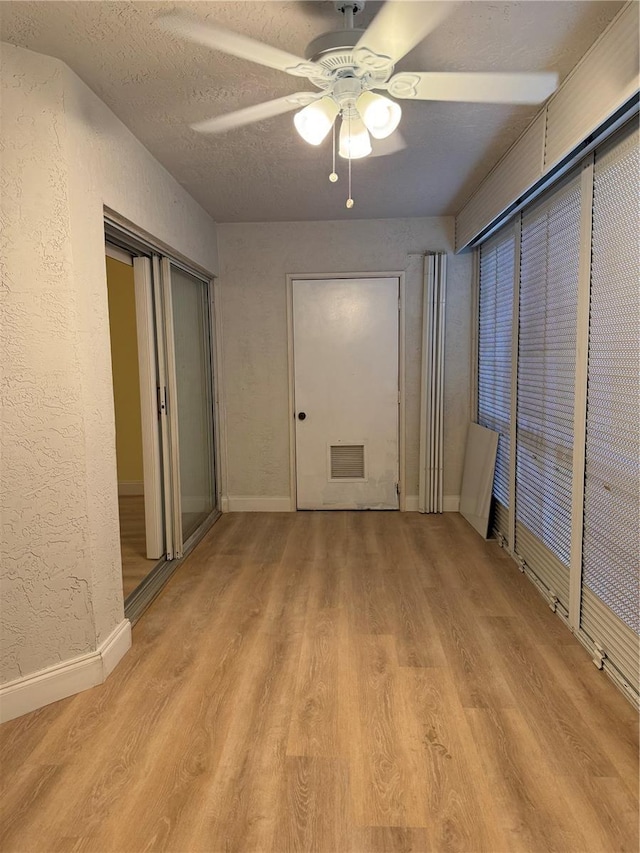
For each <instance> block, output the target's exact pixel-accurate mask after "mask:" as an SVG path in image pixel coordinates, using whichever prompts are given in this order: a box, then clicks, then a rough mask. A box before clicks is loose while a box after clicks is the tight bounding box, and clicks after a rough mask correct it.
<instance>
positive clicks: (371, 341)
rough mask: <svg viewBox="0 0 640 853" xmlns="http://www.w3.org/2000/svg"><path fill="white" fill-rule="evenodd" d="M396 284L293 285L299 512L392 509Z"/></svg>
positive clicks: (391, 280) (367, 281)
mask: <svg viewBox="0 0 640 853" xmlns="http://www.w3.org/2000/svg"><path fill="white" fill-rule="evenodd" d="M398 300H399V282H398V279H397V278H358V279H323V280H314V281H304V280H296V281H294V282H293V336H294V341H293V346H294V366H295V367H294V370H295V407H296V411H295V418H296V476H297V496H298V497H297V506H298V509H398V489H397V486H398V472H399V463H398V387H399V386H398V316H399V314H398V305H399V302H398Z"/></svg>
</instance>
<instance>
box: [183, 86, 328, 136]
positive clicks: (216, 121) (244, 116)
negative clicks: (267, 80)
mask: <svg viewBox="0 0 640 853" xmlns="http://www.w3.org/2000/svg"><path fill="white" fill-rule="evenodd" d="M322 95H323V93H322V92H317V93H316V92H296V93H295V94H294V95H287V96H286V97H284V98H276V99H275V100H273V101H265V102H264V103H263V104H256V105H255V106H253V107H245V108H244V109H242V110H236V111H235V112H233V113H225V114H224V115H221V116H215V118H209V119H205V120H204V121H197V122H195V124H192V125H191V127H192V128H193V130H197V131H198V132H199V133H226V131H228V130H234V129H235V128H237V127H243V126H244V125H245V124H253V123H254V122H256V121H263V120H264V119H267V118H273V117H274V116H279V115H282V114H283V113H288V112H291V111H292V110H298V109H301V108H302V107H305V106H306V105H307V104H310V103H311V102H312V101H315V100H317V99H318V98H321V97H322Z"/></svg>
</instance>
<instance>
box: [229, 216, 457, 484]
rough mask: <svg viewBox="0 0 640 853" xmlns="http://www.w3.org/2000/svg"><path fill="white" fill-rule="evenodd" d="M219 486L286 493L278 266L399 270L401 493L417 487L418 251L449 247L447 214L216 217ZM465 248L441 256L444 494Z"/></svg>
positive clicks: (282, 297)
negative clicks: (221, 399) (402, 302)
mask: <svg viewBox="0 0 640 853" xmlns="http://www.w3.org/2000/svg"><path fill="white" fill-rule="evenodd" d="M218 245H219V252H220V281H221V291H222V325H223V338H224V339H223V348H224V389H225V409H226V412H225V417H226V432H227V456H226V462H227V468H228V471H227V493H228V494H229V495H230V496H251V497H266V496H274V497H284V496H288V494H289V420H288V419H289V412H288V397H287V394H288V384H287V382H288V380H287V370H288V368H287V319H286V275H287V273H316V272H318V273H329V274H330V273H335V272H381V271H387V270H405V271H406V400H407V411H406V418H407V484H406V491H407V494H408V495H417V493H418V426H419V395H420V387H419V386H420V364H421V344H420V334H421V324H422V259H421V258H420V257H418V256H415V255H413V254H412V253H422V252H424V251H427V250H430V249H442V250H447V251H452V248H453V218H451V217H445V218H435V217H434V218H429V219H389V220H371V221H366V220H354V221H353V222H297V223H295V222H293V223H292V222H288V223H257V224H235V223H234V224H224V225H220V224H219V225H218ZM470 292H471V257H470V256H469V255H466V256H459V257H453V256H450V258H449V275H448V295H447V299H448V301H447V326H446V368H445V370H446V391H445V449H444V450H445V494H450V495H457V494H459V492H460V480H461V476H462V463H463V455H464V441H465V437H466V429H467V423H468V420H469V409H468V405H469V318H470V313H471V312H470V303H469V299H470Z"/></svg>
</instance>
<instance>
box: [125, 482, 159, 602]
mask: <svg viewBox="0 0 640 853" xmlns="http://www.w3.org/2000/svg"><path fill="white" fill-rule="evenodd" d="M118 507H119V510H120V550H121V553H122V589H123V593H124V597H125V598H126V597H127V596H128V595H129V594H130V593H131V592H133V590H134V589H135V588H136V587H137V586H138V585H139V584H140V583H141V582H142V581H143V580H144V578H145V577H146V576H147V575H148V574H149V572H150V571H151V569H152V568H153V567H154V566H155V565H156V563H157V562H158V561H157V560H147V557H146V539H145V526H144V496H143V495H120V496H119V497H118Z"/></svg>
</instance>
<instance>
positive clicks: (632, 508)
mask: <svg viewBox="0 0 640 853" xmlns="http://www.w3.org/2000/svg"><path fill="white" fill-rule="evenodd" d="M639 173H640V147H639V143H638V132H637V131H635V132H633V133H631V134H628V135H627V136H626V137H625V138H623V139H622V140H621V141H618V142H617V143H614V144H612V145H609V146H607V147H606V148H605V149H604V150H603V151H597V152H596V158H595V166H594V186H593V234H592V255H591V258H592V261H591V313H590V329H589V363H588V384H587V441H586V468H585V496H584V532H583V537H584V541H583V569H582V583H583V587H582V612H581V623H580V624H581V628H582V629H583V630H584V631H585V632H586V633H587V634H588V635H589V637H590V638H591V639H592V640H593V641H594V643H595V644H596V645H597V646H598V647H599V648H600V649H602V651H603V652H604V654H605V655H606V657H607V659H608V660H609V661H610V662H611V663H612V664H613V665H614V666H615V667H616V668H617V669H618V670H619V671H620V672H621V673H622V675H623V676H624V677H625V678H626V679H627V680H628V681H629V682H630V683H631V684H632V685H633V687H634V688H635V690H636V691H637V690H638V634H639V632H640V617H639V613H638V602H639V595H640V589H639V583H638V554H639V552H640V541H639V530H640V503H639V497H638V483H639V482H640V467H639V462H638V460H639V459H640V427H639V413H638V403H639V400H640V381H639V378H638V364H639V363H640V348H639V338H638V336H639V329H640V296H639V293H638V269H639V268H640V250H639V247H638V246H639V244H638V234H639V233H640V221H639V220H640V217H639V211H638V195H637V177H638V174H639Z"/></svg>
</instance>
